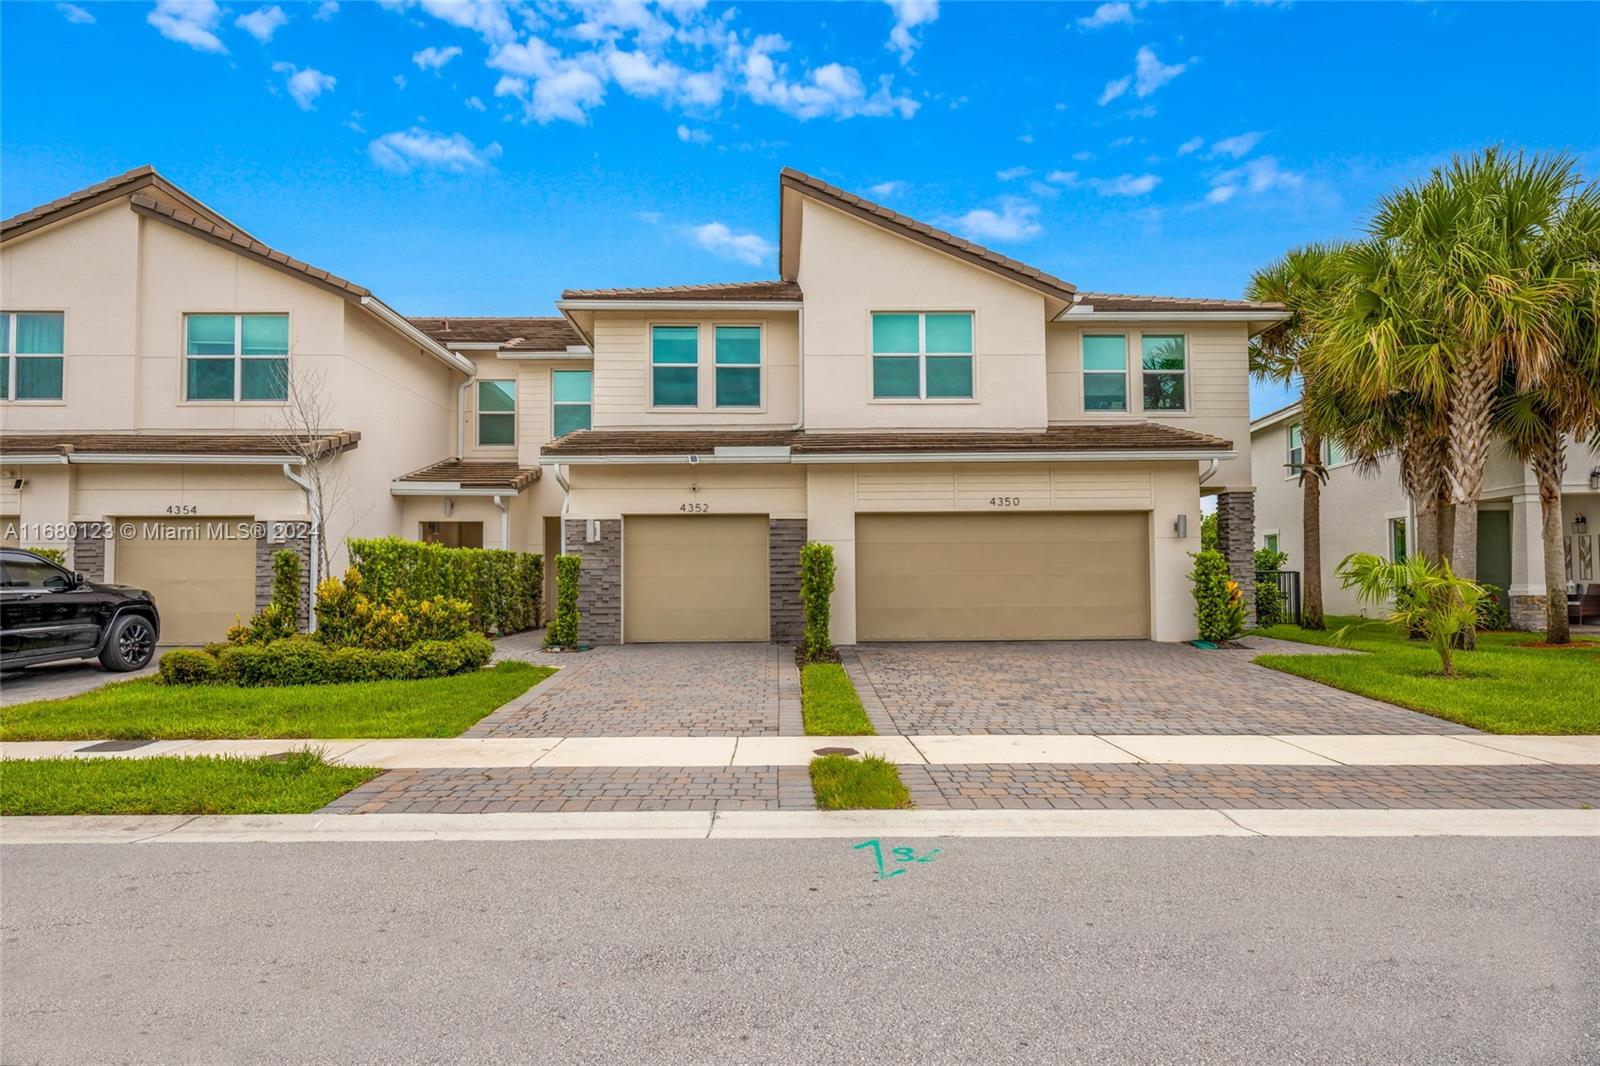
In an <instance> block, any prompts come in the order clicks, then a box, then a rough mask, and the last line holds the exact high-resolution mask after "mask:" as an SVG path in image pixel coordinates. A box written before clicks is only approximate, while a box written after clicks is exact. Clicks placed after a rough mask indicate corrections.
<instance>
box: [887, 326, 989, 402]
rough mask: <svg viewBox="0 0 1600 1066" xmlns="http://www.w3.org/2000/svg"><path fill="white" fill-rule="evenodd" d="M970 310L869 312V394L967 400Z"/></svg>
mask: <svg viewBox="0 0 1600 1066" xmlns="http://www.w3.org/2000/svg"><path fill="white" fill-rule="evenodd" d="M972 356H973V352H972V314H971V312H969V311H960V312H927V313H920V312H873V315H872V398H873V399H875V400H970V399H972Z"/></svg>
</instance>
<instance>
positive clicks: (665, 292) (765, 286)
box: [561, 280, 803, 300]
mask: <svg viewBox="0 0 1600 1066" xmlns="http://www.w3.org/2000/svg"><path fill="white" fill-rule="evenodd" d="M561 298H562V299H563V300H800V299H803V296H802V294H801V292H800V286H799V285H797V284H795V283H794V282H792V281H782V280H779V281H731V282H724V283H722V284H719V285H668V286H664V287H661V288H654V289H567V290H566V291H564V292H563V293H562V294H561Z"/></svg>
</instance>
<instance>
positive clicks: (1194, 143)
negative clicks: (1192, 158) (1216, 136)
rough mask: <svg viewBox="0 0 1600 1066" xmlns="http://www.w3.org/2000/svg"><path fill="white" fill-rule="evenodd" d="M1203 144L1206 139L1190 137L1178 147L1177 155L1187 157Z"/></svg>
mask: <svg viewBox="0 0 1600 1066" xmlns="http://www.w3.org/2000/svg"><path fill="white" fill-rule="evenodd" d="M1205 143H1206V139H1205V138H1204V137H1190V138H1189V139H1188V140H1187V141H1184V142H1183V143H1182V144H1180V145H1178V154H1179V155H1188V154H1189V153H1190V152H1198V151H1199V150H1200V149H1201V147H1202V146H1203V145H1204V144H1205Z"/></svg>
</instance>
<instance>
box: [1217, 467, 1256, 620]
mask: <svg viewBox="0 0 1600 1066" xmlns="http://www.w3.org/2000/svg"><path fill="white" fill-rule="evenodd" d="M1217 547H1218V549H1219V550H1220V551H1221V552H1222V555H1223V557H1224V558H1225V559H1227V560H1228V572H1229V573H1230V574H1232V575H1233V579H1234V580H1235V581H1237V582H1238V583H1239V588H1240V589H1241V590H1243V592H1244V602H1245V606H1246V613H1245V624H1246V625H1255V622H1256V494H1255V490H1253V489H1246V490H1244V491H1242V492H1222V493H1218V494H1217Z"/></svg>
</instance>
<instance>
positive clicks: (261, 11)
mask: <svg viewBox="0 0 1600 1066" xmlns="http://www.w3.org/2000/svg"><path fill="white" fill-rule="evenodd" d="M288 21H289V16H288V15H285V14H284V13H283V8H281V7H279V6H278V5H277V4H273V5H272V6H271V7H258V8H256V9H255V10H254V11H252V12H250V13H249V14H248V15H240V16H239V17H238V18H236V19H234V20H233V24H234V25H235V26H237V27H239V28H240V29H241V30H243V31H244V32H246V33H248V34H249V35H250V36H252V37H254V38H255V39H256V40H258V41H260V42H261V43H262V44H266V43H267V42H268V41H270V40H272V35H273V34H274V33H277V32H278V28H279V27H280V26H282V25H283V24H284V23H286V22H288Z"/></svg>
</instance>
